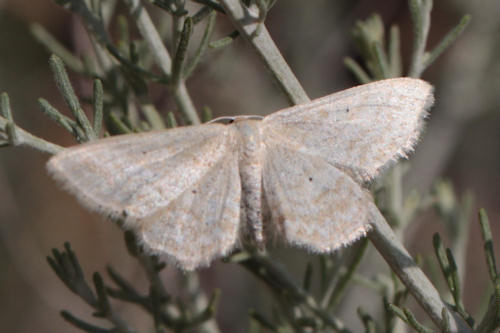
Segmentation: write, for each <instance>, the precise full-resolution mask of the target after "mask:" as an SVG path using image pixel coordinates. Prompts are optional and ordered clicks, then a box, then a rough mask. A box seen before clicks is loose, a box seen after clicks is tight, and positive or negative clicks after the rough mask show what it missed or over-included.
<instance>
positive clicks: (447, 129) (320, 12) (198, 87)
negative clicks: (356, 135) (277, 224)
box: [0, 0, 500, 332]
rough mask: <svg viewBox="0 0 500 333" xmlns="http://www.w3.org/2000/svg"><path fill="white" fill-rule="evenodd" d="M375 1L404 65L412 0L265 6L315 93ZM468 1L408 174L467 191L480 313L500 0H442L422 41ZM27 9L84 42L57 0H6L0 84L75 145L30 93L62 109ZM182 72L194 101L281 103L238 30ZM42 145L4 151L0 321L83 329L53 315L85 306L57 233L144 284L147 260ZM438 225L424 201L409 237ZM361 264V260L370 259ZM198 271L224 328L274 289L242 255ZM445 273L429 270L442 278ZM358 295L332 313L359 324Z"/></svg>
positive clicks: (75, 43)
mask: <svg viewBox="0 0 500 333" xmlns="http://www.w3.org/2000/svg"><path fill="white" fill-rule="evenodd" d="M119 10H121V11H122V12H125V10H124V9H123V8H122V9H119ZM374 12H378V13H379V14H380V15H381V17H382V19H383V22H384V24H385V25H386V28H388V27H389V26H390V25H392V24H398V25H399V26H400V28H401V37H402V48H403V54H404V55H406V56H405V60H404V61H406V62H405V63H404V65H405V66H406V65H407V63H408V59H409V55H410V52H411V41H412V34H411V29H412V28H411V20H410V17H409V12H408V7H407V2H406V1H399V0H384V1H381V0H377V1H371V0H370V1H369V0H355V1H347V0H344V1H327V0H316V1H312V2H310V1H300V0H286V1H283V0H281V1H278V2H277V4H276V6H275V7H274V8H273V9H272V10H271V12H270V13H269V15H268V18H267V21H266V25H267V27H268V29H269V31H270V33H271V35H272V37H273V38H274V40H275V41H276V44H277V45H278V47H279V49H280V50H281V52H282V54H283V56H284V57H285V59H286V60H287V61H288V63H289V65H290V67H291V68H292V70H293V71H294V73H295V74H296V76H297V77H298V79H299V81H300V82H301V83H302V85H303V86H304V88H305V89H306V91H307V93H308V94H309V96H310V97H311V98H315V97H320V96H323V95H326V94H329V93H331V92H334V91H337V90H341V89H345V88H348V87H351V86H353V85H356V84H357V82H356V80H355V78H354V77H353V76H352V75H351V74H350V73H349V72H348V71H347V70H346V68H345V67H344V65H343V58H344V57H346V56H351V57H354V58H357V57H358V52H357V50H356V48H355V47H354V44H353V42H352V40H351V37H350V31H351V29H352V28H353V27H354V25H355V23H356V21H357V20H363V19H366V18H367V17H368V16H369V15H370V14H372V13H374ZM466 13H468V14H471V16H472V21H471V24H470V25H469V27H468V28H467V29H466V31H465V33H464V34H463V35H462V36H461V37H460V38H459V39H458V41H457V42H456V43H455V44H454V45H453V46H452V47H451V48H449V49H448V50H447V51H446V52H445V54H444V55H443V56H441V57H440V58H439V59H438V61H436V62H435V63H434V64H433V65H432V66H431V67H430V68H429V69H428V70H427V71H426V72H425V73H424V75H423V78H424V79H425V80H427V81H429V82H431V83H432V84H433V85H434V86H435V94H436V103H435V105H434V107H433V108H432V110H431V114H430V117H429V120H428V125H427V128H426V132H425V133H424V135H423V138H422V141H421V143H420V144H419V146H418V147H417V149H416V152H415V153H414V154H413V155H412V156H411V159H410V160H411V169H410V171H409V173H408V175H407V177H406V178H407V179H406V180H405V187H406V189H407V190H410V189H413V188H418V189H419V191H421V192H425V191H429V189H430V188H431V187H432V184H433V183H434V182H435V181H436V180H437V179H439V178H444V179H449V180H451V182H452V183H453V186H454V188H455V190H456V192H457V193H458V194H459V195H460V196H461V195H462V194H463V193H465V192H466V191H470V192H471V193H472V194H473V196H474V202H475V203H474V209H473V212H474V214H473V215H472V217H471V223H470V230H469V231H468V233H469V244H468V247H467V250H466V255H467V258H468V260H467V261H466V267H465V276H466V282H465V287H464V293H465V306H466V308H467V309H469V311H471V312H473V313H474V312H475V311H479V309H480V307H481V304H480V299H481V296H483V295H482V292H483V290H485V288H486V287H485V286H486V284H487V283H488V277H487V271H486V265H485V263H484V257H483V252H482V244H481V239H480V229H479V227H478V223H477V216H476V212H477V209H478V208H479V207H484V208H486V209H487V211H488V214H489V217H490V221H491V224H492V229H493V237H494V238H495V239H496V240H497V248H496V250H497V257H500V252H498V251H499V249H500V227H499V223H498V222H499V221H500V110H499V108H500V97H499V96H500V39H499V38H498V36H499V34H500V20H498V17H500V4H499V3H498V1H497V0H483V1H467V0H442V1H436V3H435V4H434V9H433V11H432V23H431V30H430V37H429V43H430V46H431V47H432V46H433V45H434V44H435V43H436V42H437V41H439V40H440V39H441V38H442V37H443V35H444V34H445V33H446V32H448V31H449V29H451V28H452V27H453V26H455V25H456V24H457V23H458V21H459V20H460V18H461V17H462V15H463V14H466ZM35 22H36V23H39V24H41V25H43V26H44V27H45V28H46V29H48V30H49V31H50V32H51V33H52V34H53V35H54V36H56V37H57V38H58V39H59V40H60V41H61V42H62V43H63V44H64V45H65V46H66V47H68V48H69V49H71V50H74V51H75V52H77V53H78V52H81V51H82V50H86V49H88V48H89V43H88V40H87V38H86V35H85V32H84V29H83V28H82V26H81V24H80V22H79V20H78V19H77V18H76V17H75V16H73V15H72V14H71V13H69V12H67V11H65V10H64V9H62V8H61V7H59V6H57V5H55V4H54V3H53V2H52V1H50V0H39V1H30V0H0V91H6V92H8V93H9V95H10V98H11V104H12V108H13V113H14V118H15V120H16V122H17V123H18V124H19V125H20V126H22V127H23V128H25V129H27V130H29V131H30V132H33V133H35V134H36V135H38V136H40V137H42V138H45V139H47V140H50V141H53V142H56V143H58V144H60V145H63V146H69V145H73V144H75V142H74V140H73V138H72V137H70V136H69V135H68V134H67V133H66V132H64V130H63V129H61V128H60V127H58V126H57V125H56V124H55V123H54V122H52V121H50V120H48V119H47V118H46V117H45V116H43V115H42V113H41V112H40V110H39V108H38V106H37V99H38V98H39V97H44V98H46V99H47V100H49V101H50V102H51V103H52V104H53V105H55V106H56V107H58V108H59V109H60V110H65V112H67V108H66V107H65V105H64V103H63V101H62V99H61V97H60V95H59V93H58V92H57V89H56V86H55V84H54V82H53V79H52V76H51V74H50V71H49V66H48V58H49V56H50V55H49V53H47V51H46V50H45V49H44V48H43V47H42V46H41V45H40V44H39V43H37V42H36V41H35V39H34V38H33V37H32V35H31V33H30V30H29V28H30V24H32V23H35ZM217 29H218V30H217V35H218V36H224V35H225V34H227V33H229V32H230V31H231V27H230V26H229V23H228V22H227V20H225V18H223V17H220V18H219V20H218V25H217ZM405 69H406V67H405ZM72 80H73V83H74V85H75V88H76V89H77V90H78V93H79V94H82V95H83V94H89V92H90V91H91V90H90V89H91V83H89V82H88V81H86V80H82V79H80V78H78V77H76V76H72ZM187 86H188V88H189V90H190V93H191V95H192V97H193V99H194V101H195V103H196V106H197V107H198V108H200V109H201V107H202V106H204V105H208V106H210V107H211V108H212V110H213V111H214V114H215V116H220V115H235V114H259V115H266V114H268V113H271V112H273V111H276V110H278V109H280V108H283V107H286V106H287V102H286V100H285V98H284V96H283V95H282V94H281V92H280V91H279V90H278V88H277V86H276V85H275V84H274V83H273V81H272V80H271V79H270V76H269V74H268V73H267V71H266V69H265V68H264V66H263V65H262V63H261V62H260V60H259V59H258V58H257V56H256V55H255V54H254V53H253V51H252V50H251V49H250V48H249V46H248V45H247V44H246V43H245V41H244V40H243V39H238V40H236V42H235V43H233V44H231V45H230V46H229V47H227V48H225V49H222V50H212V51H208V52H207V54H206V56H205V58H204V60H203V63H202V65H201V66H200V67H199V68H198V69H197V72H196V73H195V74H194V75H193V76H192V77H191V79H190V80H189V81H188V82H187ZM153 99H154V101H155V103H156V104H157V106H158V108H159V109H160V110H162V111H168V110H172V109H173V107H174V104H173V103H172V102H171V100H170V97H169V95H168V93H167V92H165V91H164V90H162V88H161V87H158V88H156V89H155V91H154V95H153ZM68 114H69V113H68ZM47 159H48V156H47V155H43V154H41V153H39V152H37V151H34V150H30V149H23V148H2V149H1V151H0V295H2V297H1V298H0V330H1V331H2V332H77V331H78V330H77V329H75V328H73V327H71V326H70V325H69V324H67V323H66V322H65V321H64V320H63V319H62V318H61V317H60V315H59V311H60V310H62V309H67V310H70V311H71V312H72V313H73V314H75V315H77V316H80V317H82V318H89V313H90V311H91V309H90V308H89V307H88V306H86V305H85V304H83V302H82V301H81V300H80V299H79V298H77V297H76V296H74V295H73V294H72V293H71V292H70V291H68V290H67V289H66V288H65V287H64V286H63V284H62V283H61V281H60V280H59V279H58V278H57V277H56V275H55V274H54V273H53V271H52V270H51V269H50V268H49V266H48V264H47V262H46V256H47V255H49V254H50V253H51V249H52V248H54V247H58V248H61V247H62V244H63V243H64V242H65V241H70V242H71V244H72V247H73V249H74V250H75V251H76V252H77V254H78V255H79V258H80V260H81V265H82V266H83V268H84V269H85V272H86V274H88V276H89V278H90V276H91V274H92V272H93V271H95V270H98V271H100V272H104V271H105V267H106V265H107V264H110V263H111V264H112V265H113V267H115V268H117V270H118V271H120V272H121V273H122V274H123V275H124V276H126V277H127V278H129V279H130V280H131V281H133V282H134V283H137V284H138V285H139V286H143V287H144V288H146V283H145V278H144V276H143V272H142V271H141V269H140V268H139V267H138V266H137V264H136V262H135V261H134V260H133V259H131V258H130V257H129V256H128V255H127V253H126V250H125V247H124V244H123V240H122V233H121V232H120V230H119V228H118V227H117V226H115V225H114V224H112V223H110V222H108V221H105V220H104V219H103V218H101V217H99V216H96V215H94V214H91V213H89V212H87V211H86V210H84V209H83V208H82V207H81V206H80V205H79V204H78V203H77V201H76V200H75V199H74V198H73V197H72V196H70V195H69V194H67V193H65V192H63V191H62V190H61V189H60V188H58V187H57V186H56V184H55V183H54V182H53V181H52V180H51V179H50V178H49V176H48V175H47V173H46V171H45V162H46V161H47ZM436 231H440V232H442V231H443V227H442V226H441V224H440V221H439V219H438V218H437V216H436V214H435V213H433V212H432V211H429V212H424V213H423V214H421V215H419V217H418V218H417V219H416V220H415V221H414V222H413V224H412V226H411V227H410V228H408V234H407V235H405V239H406V241H405V244H406V245H407V247H408V248H409V250H410V252H411V253H412V254H413V255H416V254H422V255H424V256H427V255H429V254H430V253H431V252H432V234H433V233H434V232H436ZM443 236H444V237H445V238H446V235H443ZM370 251H372V252H374V253H373V254H372V253H370V256H373V257H377V254H376V253H375V250H373V249H370ZM277 256H279V257H280V258H282V260H284V261H285V262H286V261H289V263H288V267H289V269H290V270H291V271H292V272H301V270H303V266H301V264H302V263H303V259H304V257H307V254H306V253H304V252H303V251H299V250H292V249H278V250H277ZM296 258H299V259H296ZM365 259H366V258H365ZM292 262H293V263H295V264H292ZM366 265H367V264H366V263H365V264H364V266H363V268H362V270H365V271H367V272H371V271H370V270H369V268H366ZM370 274H372V273H370ZM200 275H201V281H202V285H203V287H204V288H205V289H206V290H207V291H208V292H210V291H212V290H213V289H214V288H215V287H221V288H222V298H221V303H220V308H219V314H218V320H219V323H220V326H221V329H222V331H224V332H245V331H246V330H247V327H248V320H247V313H248V309H249V308H260V307H261V306H263V305H262V304H265V303H266V302H269V301H270V300H269V297H268V296H267V295H266V292H267V291H266V289H265V287H263V286H261V285H260V284H259V281H257V280H255V279H254V278H253V276H251V275H250V274H249V273H248V272H246V271H245V270H243V269H242V268H241V267H239V266H238V265H233V264H224V263H220V262H218V263H216V264H214V265H213V266H212V267H210V268H208V269H204V270H202V271H201V272H200ZM163 277H164V279H165V282H166V284H167V288H168V289H169V291H171V292H172V293H173V294H174V295H175V294H176V293H177V292H176V291H177V290H178V289H179V288H178V287H177V285H178V284H179V283H182V281H181V280H182V279H180V278H179V274H178V272H176V271H175V270H174V269H172V268H167V269H166V270H165V272H164V273H163ZM440 279H441V280H440V281H434V282H435V283H436V284H437V285H443V281H442V278H440ZM143 291H144V292H145V291H146V290H145V289H143ZM355 295H358V296H359V295H364V294H363V292H358V293H357V294H355ZM179 296H182V295H179ZM372 296H374V295H372ZM375 296H376V295H375ZM362 297H363V300H364V299H365V296H362ZM377 302H380V300H378V301H377V300H376V299H375V300H374V308H375V309H376V308H377V307H380V306H381V305H380V303H377ZM356 304H359V299H357V300H356V299H354V298H353V299H349V300H348V301H346V302H345V306H344V307H342V313H340V314H339V316H340V317H341V318H351V319H345V321H346V322H349V323H350V322H352V323H353V324H352V325H353V327H359V326H356V325H359V323H358V324H357V323H356V321H357V320H358V319H357V318H356V317H355V309H356ZM266 306H267V305H266ZM117 307H118V309H119V310H120V311H124V312H125V313H130V316H133V318H135V319H134V321H135V322H137V323H139V325H140V324H141V323H144V325H145V327H146V326H147V325H148V324H146V323H147V322H146V320H147V316H145V315H143V314H142V313H141V312H140V311H136V310H134V309H132V308H129V307H128V306H123V305H122V304H121V303H117ZM120 307H123V308H120ZM374 311H375V310H374ZM142 331H147V330H142Z"/></svg>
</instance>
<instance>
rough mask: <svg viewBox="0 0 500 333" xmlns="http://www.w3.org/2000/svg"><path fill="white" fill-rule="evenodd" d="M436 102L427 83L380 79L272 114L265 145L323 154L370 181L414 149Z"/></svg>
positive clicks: (266, 125) (265, 130) (265, 122)
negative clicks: (388, 164) (427, 113)
mask: <svg viewBox="0 0 500 333" xmlns="http://www.w3.org/2000/svg"><path fill="white" fill-rule="evenodd" d="M432 101H433V97H432V87H431V85H429V84H428V83H426V82H424V81H422V80H417V79H410V78H398V79H389V80H383V81H377V82H373V83H369V84H365V85H361V86H358V87H354V88H351V89H347V90H344V91H341V92H338V93H335V94H332V95H329V96H325V97H322V98H319V99H316V100H314V101H312V102H310V103H307V104H303V105H298V106H295V107H291V108H288V109H284V110H282V111H278V112H275V113H272V114H270V115H269V116H267V117H265V118H264V120H263V124H262V132H263V141H264V143H265V144H266V145H267V146H280V147H286V148H288V149H292V150H295V151H299V152H301V153H303V154H308V155H314V156H320V157H322V158H323V159H324V160H325V161H327V162H328V163H330V164H331V165H333V166H336V167H337V168H339V169H341V170H343V171H344V172H347V173H348V174H349V175H350V176H351V177H353V178H354V179H356V180H358V181H365V180H369V179H371V178H373V177H374V176H375V175H376V174H377V173H378V171H379V170H380V168H382V167H383V166H384V165H385V164H387V162H389V161H391V160H394V159H396V158H398V157H401V156H406V154H407V153H408V152H409V151H411V150H412V149H413V146H414V144H415V142H416V141H417V139H418V136H419V134H420V131H421V128H422V125H423V121H422V120H423V118H424V116H425V115H426V110H427V109H428V108H429V107H430V106H431V105H432Z"/></svg>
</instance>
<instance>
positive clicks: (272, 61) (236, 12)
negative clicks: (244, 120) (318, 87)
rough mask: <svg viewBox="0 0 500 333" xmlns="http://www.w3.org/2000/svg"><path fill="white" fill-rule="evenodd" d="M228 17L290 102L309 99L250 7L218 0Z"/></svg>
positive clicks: (230, 1)
mask: <svg viewBox="0 0 500 333" xmlns="http://www.w3.org/2000/svg"><path fill="white" fill-rule="evenodd" d="M220 4H221V5H222V6H223V7H224V10H225V11H226V13H227V15H228V17H229V19H230V20H231V21H232V23H233V25H234V26H235V27H236V28H237V29H238V31H239V32H240V34H241V35H242V36H243V37H245V38H246V39H247V41H248V42H249V43H250V44H251V45H252V47H253V48H254V50H255V51H256V52H257V54H258V55H259V56H260V57H261V59H262V60H263V61H264V63H265V64H266V66H267V68H268V69H269V71H270V72H271V73H272V75H273V76H274V78H275V79H276V81H277V82H278V85H279V87H280V88H281V90H282V91H283V92H284V93H285V95H286V97H287V98H288V101H289V102H290V104H291V105H296V104H303V103H307V102H309V97H308V96H307V94H306V92H305V91H304V89H303V88H302V86H301V85H300V83H299V81H298V80H297V78H296V77H295V75H294V74H293V72H292V71H291V69H290V67H289V66H288V64H287V63H286V61H285V59H283V56H282V55H281V53H280V51H279V50H278V48H277V46H276V44H274V41H273V40H272V38H271V36H270V35H269V32H268V31H267V29H266V27H265V26H264V24H263V23H262V22H261V21H260V20H259V15H258V14H257V13H256V9H257V8H254V7H251V8H247V7H244V6H243V4H242V3H241V1H239V0H221V1H220Z"/></svg>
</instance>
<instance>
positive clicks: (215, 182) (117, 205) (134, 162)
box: [48, 124, 241, 269]
mask: <svg viewBox="0 0 500 333" xmlns="http://www.w3.org/2000/svg"><path fill="white" fill-rule="evenodd" d="M238 147H239V136H238V133H237V132H236V131H235V129H234V127H233V126H224V125H221V124H205V125H200V126H189V127H179V128H174V129H170V130H165V131H156V132H148V133H141V134H130V135H122V136H114V137H110V138H106V139H102V140H97V141H93V142H89V143H86V144H82V145H79V146H76V147H72V148H69V149H66V150H64V151H63V152H61V153H59V154H57V155H56V156H54V157H52V158H51V159H50V161H49V163H48V169H49V171H50V172H51V173H52V175H53V176H54V177H55V178H56V179H57V180H59V181H60V182H61V183H62V185H63V186H64V187H65V188H66V189H68V190H69V191H70V192H72V193H73V194H75V195H76V196H77V198H78V199H79V200H80V201H81V202H82V203H83V204H84V205H85V206H87V207H88V208H90V209H93V210H97V211H98V212H100V213H102V214H104V215H107V216H110V217H112V218H114V219H119V220H121V221H123V223H124V224H125V226H126V227H128V228H131V229H133V230H135V231H137V234H138V236H139V237H140V238H141V239H142V241H143V243H144V244H145V245H146V246H147V247H148V248H149V249H151V250H153V251H154V252H156V253H162V254H163V253H164V254H167V255H168V256H169V257H170V258H171V259H172V261H174V262H175V263H176V264H177V265H179V266H180V267H182V268H183V269H194V268H196V267H199V266H204V265H205V266H206V265H208V263H209V262H210V261H211V260H212V259H214V258H216V257H220V256H223V255H225V254H226V253H228V252H229V251H231V250H232V249H233V248H234V247H235V246H236V243H237V241H238V236H239V227H240V217H239V213H240V201H241V185H240V178H239V173H238Z"/></svg>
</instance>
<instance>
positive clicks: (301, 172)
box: [263, 146, 376, 253]
mask: <svg viewBox="0 0 500 333" xmlns="http://www.w3.org/2000/svg"><path fill="white" fill-rule="evenodd" d="M263 182H264V192H265V197H266V199H267V205H268V208H269V209H270V212H271V218H272V220H271V221H272V225H271V226H269V229H268V230H271V231H270V232H272V233H273V234H274V235H275V236H276V237H280V238H284V239H285V240H286V241H287V242H289V243H291V244H294V245H298V246H303V247H307V248H308V249H310V250H312V251H314V252H320V253H322V252H331V251H333V250H335V249H337V248H340V247H341V246H342V245H346V244H349V243H351V242H353V241H354V240H356V239H357V238H359V237H361V236H363V235H365V234H366V232H367V231H368V224H367V222H368V217H369V214H370V211H371V209H376V208H375V206H374V204H373V202H372V200H371V197H370V194H369V193H368V192H367V191H365V190H363V189H362V188H361V187H360V186H359V185H358V184H357V183H356V182H355V181H354V180H353V179H352V178H351V177H349V176H348V175H347V174H346V173H344V172H342V171H340V170H339V169H337V168H335V167H334V166H332V165H331V164H329V163H328V162H326V161H325V160H324V159H323V158H321V157H319V156H314V155H308V154H303V153H301V152H298V151H296V150H290V149H288V148H284V147H279V146H274V147H270V148H269V149H267V150H266V154H265V163H264V168H263Z"/></svg>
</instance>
